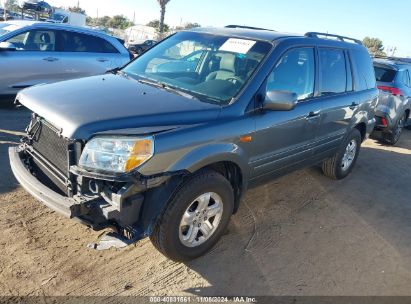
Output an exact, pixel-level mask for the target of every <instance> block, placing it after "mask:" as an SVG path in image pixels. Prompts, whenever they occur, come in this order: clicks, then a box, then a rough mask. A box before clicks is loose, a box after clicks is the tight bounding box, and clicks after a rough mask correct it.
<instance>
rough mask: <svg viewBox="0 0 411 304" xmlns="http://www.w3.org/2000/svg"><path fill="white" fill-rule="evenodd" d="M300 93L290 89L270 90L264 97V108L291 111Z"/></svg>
mask: <svg viewBox="0 0 411 304" xmlns="http://www.w3.org/2000/svg"><path fill="white" fill-rule="evenodd" d="M297 102H298V95H297V94H296V93H293V92H289V91H277V90H274V91H268V92H267V93H266V95H265V99H264V106H263V107H264V109H266V110H272V111H290V110H292V109H294V108H295V106H296V104H297Z"/></svg>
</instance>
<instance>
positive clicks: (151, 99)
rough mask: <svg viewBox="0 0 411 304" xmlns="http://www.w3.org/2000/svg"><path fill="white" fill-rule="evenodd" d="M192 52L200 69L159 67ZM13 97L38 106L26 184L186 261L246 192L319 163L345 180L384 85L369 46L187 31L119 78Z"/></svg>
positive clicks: (25, 148) (15, 157)
mask: <svg viewBox="0 0 411 304" xmlns="http://www.w3.org/2000/svg"><path fill="white" fill-rule="evenodd" d="M323 36H324V37H325V36H326V37H330V38H333V39H322V38H321V37H323ZM197 49H202V50H205V52H206V54H205V55H204V56H201V59H200V61H199V62H198V65H197V67H196V69H195V71H188V72H187V71H181V70H180V69H179V68H178V67H176V72H173V71H171V70H170V71H168V72H166V73H162V72H156V69H155V66H156V65H158V64H164V59H165V58H168V60H170V61H171V62H175V60H178V59H179V58H183V57H184V56H185V55H186V54H190V53H192V52H194V51H196V50H197ZM17 98H18V100H19V101H20V102H21V103H22V104H23V105H24V106H26V107H27V108H29V109H31V110H32V111H33V112H34V114H33V119H32V121H31V123H30V125H29V127H28V128H27V132H28V135H27V136H26V137H25V138H24V139H23V144H22V145H21V146H20V147H13V148H10V150H9V155H10V162H11V167H12V170H13V172H14V175H15V176H16V178H17V180H18V181H19V182H20V183H21V185H22V186H23V187H24V188H26V189H27V191H28V192H30V193H31V194H32V195H33V196H34V197H36V198H37V199H39V200H40V201H41V202H43V203H44V204H45V205H46V206H48V207H50V208H51V209H53V210H55V211H57V212H59V213H61V214H63V215H65V216H67V217H71V218H73V217H75V218H78V219H80V220H81V221H83V222H84V223H86V224H87V225H90V226H92V227H93V228H94V229H101V228H104V227H107V226H108V225H110V226H113V225H114V226H115V227H117V229H118V231H119V232H120V233H121V235H127V236H128V237H129V239H130V241H131V242H132V241H136V240H138V239H141V238H143V237H146V236H149V237H150V239H151V240H152V242H153V244H154V246H155V247H156V248H157V249H158V250H159V251H161V252H162V253H163V254H164V255H166V256H167V257H169V258H170V259H173V260H177V261H182V260H189V259H193V258H196V257H199V256H201V255H202V254H204V253H206V252H207V251H208V250H210V248H211V247H212V246H213V245H214V244H215V243H216V242H217V241H218V240H219V239H220V237H221V236H222V235H223V234H224V233H225V231H226V227H227V224H228V222H229V220H230V217H231V215H232V214H233V213H235V212H236V211H237V210H238V208H239V205H240V201H241V198H242V197H243V195H244V193H245V192H246V190H247V189H248V188H250V187H253V186H256V185H259V184H261V183H263V182H265V181H267V179H271V178H274V177H276V176H280V175H283V174H285V173H287V172H290V171H292V170H295V169H298V168H303V167H305V166H311V165H314V164H318V163H322V169H323V172H324V174H325V175H327V176H329V177H330V178H332V179H342V178H345V177H346V176H347V175H348V174H349V173H350V172H351V170H352V169H353V167H354V165H355V163H356V160H357V157H358V154H359V151H360V145H361V143H362V141H363V140H365V139H366V138H367V137H368V136H369V134H370V133H371V131H372V130H373V128H374V123H375V119H374V115H375V112H374V109H375V106H376V103H377V98H378V90H377V88H376V86H375V75H374V70H373V67H372V61H371V58H370V56H369V55H368V52H367V49H366V48H365V47H364V46H363V45H362V44H361V42H360V41H357V40H354V39H350V38H346V37H342V36H337V35H330V34H320V33H307V34H306V35H304V36H299V35H290V34H282V33H279V32H274V31H268V30H262V29H249V28H246V29H244V28H242V27H237V28H223V29H216V28H203V29H202V28H196V29H193V30H190V31H182V32H179V33H177V34H175V35H173V36H171V37H169V38H167V39H165V40H163V41H162V42H161V43H159V44H158V45H156V46H155V47H154V48H152V49H150V50H149V51H147V52H146V53H144V54H143V55H141V56H140V57H138V58H137V59H136V60H134V61H132V62H131V63H130V64H128V65H127V66H126V67H125V68H123V69H122V70H121V71H119V72H118V73H116V74H112V75H108V74H107V75H104V76H95V77H89V78H83V79H78V80H71V81H66V82H60V83H56V84H51V85H46V86H37V87H33V88H30V89H27V90H23V91H22V92H20V93H19V95H18V97H17ZM56 100H57V101H58V102H56ZM314 191H315V190H314ZM273 195H274V194H273ZM119 238H120V236H119Z"/></svg>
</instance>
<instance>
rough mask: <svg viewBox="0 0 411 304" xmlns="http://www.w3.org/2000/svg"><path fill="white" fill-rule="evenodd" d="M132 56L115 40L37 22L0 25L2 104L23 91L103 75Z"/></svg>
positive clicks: (0, 90)
mask: <svg viewBox="0 0 411 304" xmlns="http://www.w3.org/2000/svg"><path fill="white" fill-rule="evenodd" d="M131 58H132V57H131V56H130V53H129V51H128V50H127V49H126V48H125V47H124V45H123V44H122V43H121V42H120V41H119V40H118V39H117V38H115V37H112V36H109V35H107V34H104V33H101V32H97V31H94V30H91V29H87V28H81V27H74V26H69V25H61V24H52V23H45V22H34V21H7V22H0V71H1V73H0V104H1V101H3V102H4V101H10V100H13V99H14V97H15V95H16V94H17V92H18V91H19V90H21V89H24V88H27V87H30V86H33V85H37V84H43V83H52V82H57V81H62V80H67V79H73V78H80V77H87V76H93V75H99V74H104V73H105V72H107V71H108V70H111V69H114V68H117V67H121V66H123V65H125V64H126V63H127V62H129V61H130V59H131Z"/></svg>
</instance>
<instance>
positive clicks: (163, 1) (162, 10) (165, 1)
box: [157, 0, 170, 35]
mask: <svg viewBox="0 0 411 304" xmlns="http://www.w3.org/2000/svg"><path fill="white" fill-rule="evenodd" d="M157 2H158V4H159V5H160V25H159V28H158V29H159V32H160V35H161V34H162V33H163V32H164V18H165V15H166V5H167V4H168V3H169V2H170V0H157Z"/></svg>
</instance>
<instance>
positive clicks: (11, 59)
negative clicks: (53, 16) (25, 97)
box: [0, 29, 63, 95]
mask: <svg viewBox="0 0 411 304" xmlns="http://www.w3.org/2000/svg"><path fill="white" fill-rule="evenodd" d="M5 42H9V43H11V44H13V46H15V47H16V51H2V52H0V71H1V73H0V94H4V95H5V94H16V93H17V92H18V91H19V90H21V89H23V88H26V87H29V86H32V85H36V84H40V83H51V82H55V81H59V80H62V79H63V77H62V75H61V68H62V63H61V54H60V53H59V52H57V49H56V33H55V31H53V30H49V29H33V30H27V31H24V32H21V33H19V34H16V35H15V36H13V37H11V38H9V39H7V40H6V41H5Z"/></svg>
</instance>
